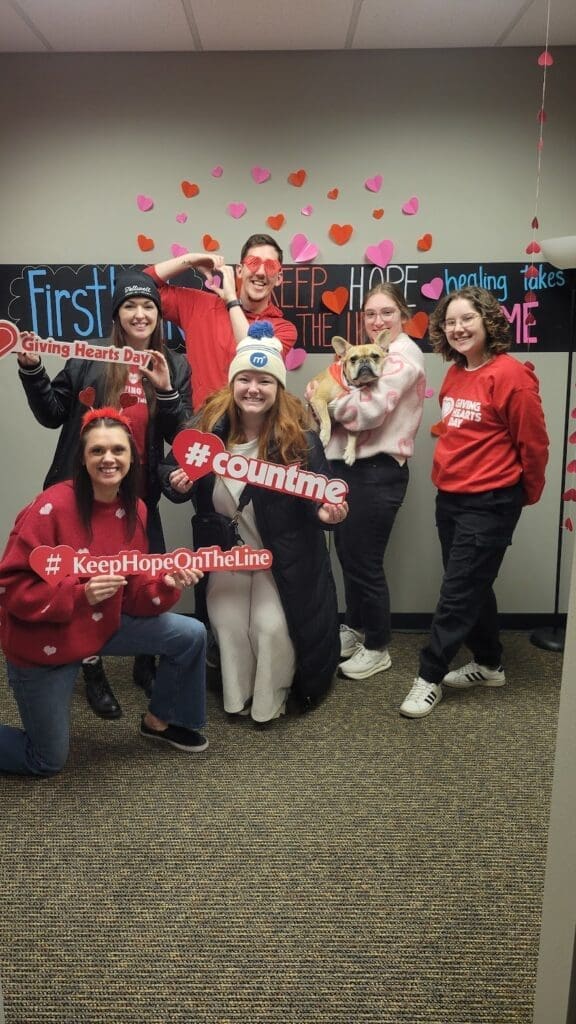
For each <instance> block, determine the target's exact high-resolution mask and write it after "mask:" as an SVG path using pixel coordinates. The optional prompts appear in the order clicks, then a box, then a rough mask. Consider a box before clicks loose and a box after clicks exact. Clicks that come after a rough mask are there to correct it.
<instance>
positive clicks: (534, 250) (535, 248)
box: [524, 242, 542, 256]
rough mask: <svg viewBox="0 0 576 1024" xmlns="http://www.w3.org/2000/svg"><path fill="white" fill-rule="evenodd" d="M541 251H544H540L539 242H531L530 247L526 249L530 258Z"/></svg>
mask: <svg viewBox="0 0 576 1024" xmlns="http://www.w3.org/2000/svg"><path fill="white" fill-rule="evenodd" d="M541 251H542V250H541V249H540V246H539V245H538V242H530V243H529V245H527V246H526V248H525V249H524V252H526V253H528V255H529V256H532V253H537V252H541Z"/></svg>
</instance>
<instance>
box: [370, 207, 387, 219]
mask: <svg viewBox="0 0 576 1024" xmlns="http://www.w3.org/2000/svg"><path fill="white" fill-rule="evenodd" d="M372 216H373V217H374V220H381V219H382V217H383V216H384V210H383V209H382V207H379V208H378V209H377V210H372Z"/></svg>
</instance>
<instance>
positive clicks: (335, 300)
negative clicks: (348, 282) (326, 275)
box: [322, 285, 349, 314]
mask: <svg viewBox="0 0 576 1024" xmlns="http://www.w3.org/2000/svg"><path fill="white" fill-rule="evenodd" d="M348 294H349V293H348V289H347V288H345V287H344V285H341V286H340V287H339V288H335V289H334V291H333V292H331V291H326V292H322V302H323V303H324V305H325V306H326V308H327V309H330V310H331V311H332V312H333V313H338V314H339V313H341V312H342V310H343V309H344V307H345V305H346V303H347V302H348Z"/></svg>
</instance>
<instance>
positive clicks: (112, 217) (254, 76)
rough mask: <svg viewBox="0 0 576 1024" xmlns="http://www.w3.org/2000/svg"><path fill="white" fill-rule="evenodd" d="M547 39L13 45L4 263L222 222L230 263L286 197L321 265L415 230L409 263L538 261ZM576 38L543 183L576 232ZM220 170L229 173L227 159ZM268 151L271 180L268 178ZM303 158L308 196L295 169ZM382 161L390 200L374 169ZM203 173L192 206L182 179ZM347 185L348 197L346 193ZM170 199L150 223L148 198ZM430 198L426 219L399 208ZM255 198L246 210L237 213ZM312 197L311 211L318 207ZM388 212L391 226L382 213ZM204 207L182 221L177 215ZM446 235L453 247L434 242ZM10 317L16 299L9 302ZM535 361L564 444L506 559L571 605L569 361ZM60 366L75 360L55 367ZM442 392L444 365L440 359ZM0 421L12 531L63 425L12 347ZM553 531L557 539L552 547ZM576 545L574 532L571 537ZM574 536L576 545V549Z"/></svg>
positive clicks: (521, 584) (426, 579) (507, 581)
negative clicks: (21, 379)
mask: <svg viewBox="0 0 576 1024" xmlns="http://www.w3.org/2000/svg"><path fill="white" fill-rule="evenodd" d="M537 55H538V53H537V51H535V50H529V49H522V50H490V51H486V50H469V51H448V52H446V53H444V52H441V51H421V50H419V51H396V52H383V53H376V52H366V53H321V54H318V53H310V52H307V53H303V54H290V53H281V54H260V53H258V54H254V53H250V54H225V53H219V54H201V55H182V54H154V55H148V54H146V55H142V54H136V55H74V56H72V55H70V56H66V55H58V56H54V55H50V56H42V57H38V56H21V55H20V56H4V57H3V61H2V66H1V67H0V117H1V123H2V124H3V127H4V132H3V137H4V139H5V140H8V144H7V145H4V146H3V153H2V161H1V164H0V208H1V223H2V233H1V235H0V263H11V264H18V263H55V264H62V263H84V262H88V263H99V262H101V263H109V262H112V263H113V262H118V263H132V262H136V263H138V262H146V261H147V257H146V256H144V255H143V254H142V253H141V252H140V250H139V249H138V247H137V245H136V236H137V235H138V233H140V232H143V233H145V234H147V235H149V236H151V237H153V238H154V239H155V241H156V248H155V250H154V252H153V253H152V256H151V258H156V259H160V258H164V257H165V256H167V255H169V250H170V245H171V244H172V243H173V242H176V241H177V242H180V243H181V244H183V245H186V246H188V248H191V249H197V248H200V246H201V241H200V240H201V237H202V235H203V233H204V232H205V231H209V232H210V233H211V234H212V235H214V236H216V237H217V238H218V239H219V241H220V242H221V251H222V252H223V253H224V255H225V256H226V258H227V259H228V260H230V261H231V262H232V261H233V260H234V259H235V258H236V257H237V255H238V251H239V248H240V245H241V243H242V241H243V240H244V239H245V238H246V236H247V235H248V234H250V233H251V232H252V231H255V230H267V228H266V225H265V220H266V217H267V216H268V215H269V214H272V213H277V212H279V211H282V212H284V213H285V214H286V217H287V224H286V226H285V227H284V228H283V229H282V230H281V231H280V232H279V233H278V236H277V237H278V239H279V241H280V244H283V245H284V247H285V249H288V244H289V241H290V238H291V237H292V235H293V234H294V233H295V232H297V231H306V232H307V233H308V234H309V235H310V236H311V237H312V238H313V239H314V240H315V241H317V242H318V243H319V244H320V246H321V256H320V258H319V260H320V261H322V262H326V263H338V262H345V263H361V262H363V259H364V250H365V248H366V245H367V244H370V243H374V242H377V241H379V240H381V239H382V238H390V239H392V240H394V242H395V255H394V259H395V260H396V261H398V262H399V263H404V262H421V263H422V262H426V261H428V262H438V261H446V262H458V263H461V262H468V261H470V262H481V261H485V262H486V261H489V262H495V261H506V262H516V261H518V262H521V261H523V259H524V248H525V245H526V243H527V241H529V240H530V237H531V230H530V222H531V219H532V216H533V214H534V204H535V191H536V141H537V123H536V112H537V111H538V109H539V106H540V102H541V82H542V72H541V69H539V68H538V66H537ZM574 58H575V51H574V50H573V49H570V48H566V49H557V50H556V51H555V61H556V62H555V64H554V67H553V68H552V69H550V71H549V74H548V87H547V101H546V107H547V112H548V121H547V123H546V126H545V148H544V151H543V172H542V181H541V187H540V207H539V211H538V212H539V219H540V223H541V225H542V230H541V232H540V235H541V236H542V235H546V236H552V235H555V234H565V233H572V232H573V231H574V225H575V224H576V195H575V193H574V187H573V182H574V179H575V171H576V143H575V139H574V132H573V123H574V114H573V110H574V96H575V94H576V60H575V59H574ZM216 164H220V165H222V166H223V168H224V175H223V177H222V179H220V180H218V179H215V178H213V177H212V176H211V174H210V170H211V168H212V167H213V166H214V165H216ZM254 164H259V165H264V166H267V167H269V168H270V169H271V170H272V178H271V180H270V181H269V182H268V183H267V184H265V185H261V186H256V185H254V184H253V183H252V181H251V179H250V175H249V169H250V167H252V166H253V165H254ZM300 167H303V168H305V169H307V171H308V181H307V184H306V187H305V188H303V189H294V188H293V187H291V186H289V185H288V184H287V182H286V176H287V174H288V172H289V171H290V170H297V169H298V168H300ZM377 172H379V173H382V174H383V176H384V186H383V188H382V192H381V193H380V194H379V195H378V196H373V195H371V194H370V193H368V192H367V191H366V189H365V188H364V187H363V182H364V179H365V178H366V177H368V176H370V175H372V174H375V173H377ZM183 179H188V180H191V181H195V182H197V183H199V184H200V186H201V191H200V195H199V196H198V197H197V198H196V199H193V200H185V199H184V198H183V196H182V194H181V192H180V181H181V180H183ZM333 186H338V188H339V189H340V197H339V199H338V200H337V201H336V202H332V201H330V200H329V199H328V198H327V196H326V192H327V190H328V189H329V188H331V187H333ZM140 192H143V193H147V194H149V195H151V196H152V197H153V198H154V201H155V207H154V210H153V211H152V212H151V213H149V214H146V215H143V214H142V213H140V212H139V211H138V209H137V207H136V202H135V197H136V194H137V193H140ZM411 195H417V196H418V197H419V198H420V203H421V210H420V213H419V214H418V217H415V218H412V217H406V216H404V215H403V214H402V213H401V212H400V207H401V205H402V203H403V202H404V201H405V200H406V199H407V198H408V197H409V196H411ZM231 200H242V201H244V202H246V203H247V205H248V213H247V214H246V215H245V217H243V218H242V219H240V220H238V221H235V220H233V219H232V218H230V217H229V216H228V215H227V214H226V212H225V207H226V204H227V203H228V202H229V201H231ZM307 202H311V203H312V204H313V206H314V215H313V216H312V217H310V218H308V219H306V218H304V217H302V216H301V214H300V208H301V206H303V205H304V204H305V203H307ZM375 206H382V207H384V209H385V215H384V217H383V218H382V220H381V221H379V222H376V221H375V220H374V219H373V218H372V214H371V211H372V209H373V208H374V207H375ZM180 210H186V212H188V214H189V220H188V222H187V224H186V225H184V226H180V225H178V224H176V222H175V215H176V213H177V212H179V211H180ZM333 221H336V222H338V223H351V224H353V225H354V226H355V232H354V234H353V236H352V239H351V241H350V242H349V244H348V245H346V246H345V247H339V246H336V245H334V244H333V243H332V242H331V241H330V240H329V238H328V235H327V231H328V227H329V225H330V224H331V223H332V222H333ZM425 231H428V232H430V233H431V234H432V236H433V239H434V242H433V247H432V249H431V250H430V252H429V253H427V254H419V253H418V252H417V249H416V239H417V238H418V237H419V235H420V234H422V233H424V232H425ZM6 315H7V310H5V309H4V310H0V316H6ZM521 356H522V357H524V358H527V357H529V358H530V359H531V360H532V361H533V362H534V363H535V365H536V370H537V372H538V374H539V376H540V379H541V385H542V394H543V399H544V405H545V410H546V414H547V419H548V425H549V429H550V433H551V436H552V440H553V444H552V457H551V463H550V469H549V473H548V481H549V482H548V486H547V489H546V492H545V497H544V499H543V500H542V502H541V503H540V504H539V505H538V506H537V507H535V508H532V509H529V510H527V511H526V512H525V514H524V515H523V517H522V520H521V523H520V526H519V528H518V531H517V536H516V540H515V543H514V545H513V548H512V549H511V551H510V552H509V554H508V556H507V559H506V562H505V565H504V568H503V570H502V573H501V576H500V579H499V583H498V592H499V599H500V604H501V609H502V611H504V612H525V613H534V612H546V611H549V610H551V607H552V603H553V590H554V569H555V563H556V539H557V530H556V524H557V520H558V507H559V495H560V493H561V490H562V488H561V482H560V466H561V456H562V421H563V395H564V391H565V376H566V366H567V358H566V356H565V355H562V354H550V355H538V352H537V351H536V352H534V351H531V352H530V353H529V354H528V353H527V352H525V351H524V352H522V353H521ZM325 361H326V359H325V357H322V356H310V357H309V359H308V360H307V362H306V364H305V366H304V367H303V368H302V369H301V370H300V371H297V372H296V373H294V374H292V375H291V378H290V382H291V387H292V389H293V390H294V391H296V392H297V393H302V391H303V387H304V384H305V382H306V380H308V379H309V378H310V377H311V376H313V374H314V373H315V372H317V370H318V369H319V368H320V367H321V366H322V365H323V364H324V362H325ZM46 362H47V366H48V368H49V370H50V371H51V372H56V371H57V369H58V368H59V366H60V365H61V364H60V363H59V362H58V360H56V359H52V360H50V359H47V360H46ZM427 372H428V376H429V386H430V387H431V388H433V389H434V390H435V391H436V392H437V390H438V385H439V383H440V380H441V378H442V375H443V372H444V367H443V365H442V363H441V361H440V360H439V359H438V358H437V357H434V356H428V357H427ZM0 415H1V416H2V423H3V425H4V427H5V434H4V436H7V434H6V432H8V436H10V438H11V442H10V444H8V445H3V446H2V451H1V452H0V473H1V474H2V479H3V480H4V481H9V485H8V486H6V485H5V487H4V495H3V499H2V509H1V517H0V534H1V535H2V538H4V537H5V536H6V534H7V532H8V530H9V528H10V526H11V523H12V521H13V519H14V515H15V513H16V511H17V510H18V509H19V508H20V507H22V505H24V504H25V503H26V502H27V501H28V500H29V498H30V497H31V496H32V495H33V494H34V493H35V492H36V491H37V490H38V489H39V488H40V486H41V481H42V479H43V475H44V472H45V470H46V467H47V465H48V463H49V459H50V455H51V452H52V451H53V448H54V444H55V441H56V437H55V435H54V434H52V433H51V432H49V431H46V430H43V429H42V428H41V427H39V426H38V424H36V423H35V422H34V420H33V419H32V416H31V414H30V413H29V410H28V409H27V407H26V405H25V403H24V399H23V394H22V393H21V391H20V388H19V385H18V383H17V381H16V372H15V368H14V366H13V365H12V364H11V360H10V359H5V360H4V361H3V362H2V363H1V364H0ZM437 418H438V407H437V403H436V399H430V400H429V401H427V403H426V410H425V418H424V423H423V426H422V429H421V433H420V436H419V439H418V447H417V452H416V456H415V458H414V460H413V465H412V481H411V486H410V490H409V494H408V498H407V501H406V504H405V507H404V508H403V510H402V513H401V515H400V516H399V519H398V522H397V526H396V529H395V533H394V536H393V539H392V542H391V545H390V551H389V556H388V558H387V567H388V570H389V576H390V581H391V585H392V590H393V608H394V610H395V611H397V612H424V611H430V610H432V608H433V606H434V604H435V600H436V596H437V591H438V583H439V568H440V561H439V552H438V546H437V542H436V538H435V532H434V527H433V488H432V485H431V483H430V480H429V471H430V464H431V456H432V445H433V442H432V439H431V438H430V436H429V427H430V425H431V424H432V423H433V422H435V421H436V420H437ZM162 514H163V518H164V520H165V523H166V528H167V536H168V542H169V544H170V545H174V546H176V545H178V544H187V543H188V542H189V537H190V534H189V509H188V508H187V507H186V508H185V509H184V508H182V507H178V508H174V507H172V506H170V505H168V504H167V503H163V511H162ZM535 538H537V541H536V540H535ZM568 540H569V538H568ZM567 547H570V544H568V545H567Z"/></svg>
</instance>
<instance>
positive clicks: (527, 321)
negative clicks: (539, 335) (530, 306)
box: [524, 310, 536, 327]
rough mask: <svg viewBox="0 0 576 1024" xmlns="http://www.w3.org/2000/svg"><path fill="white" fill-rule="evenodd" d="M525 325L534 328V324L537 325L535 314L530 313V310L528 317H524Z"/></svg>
mask: <svg viewBox="0 0 576 1024" xmlns="http://www.w3.org/2000/svg"><path fill="white" fill-rule="evenodd" d="M524 323H525V324H526V326H527V327H533V326H534V324H535V323H536V317H535V316H534V314H533V313H531V312H530V310H528V312H527V313H526V316H525V317H524Z"/></svg>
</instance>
